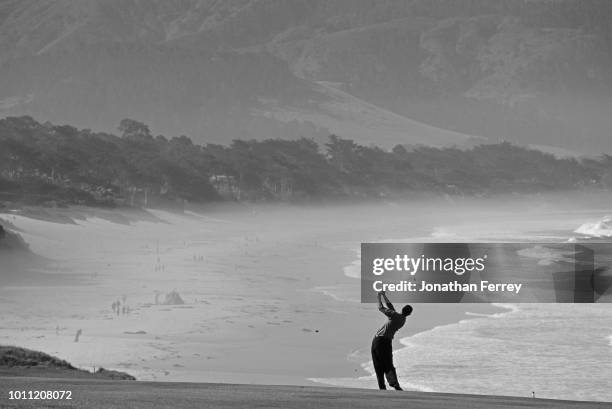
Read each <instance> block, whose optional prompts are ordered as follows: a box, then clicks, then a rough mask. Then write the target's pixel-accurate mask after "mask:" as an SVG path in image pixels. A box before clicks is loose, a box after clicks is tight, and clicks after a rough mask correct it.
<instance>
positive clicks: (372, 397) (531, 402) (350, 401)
mask: <svg viewBox="0 0 612 409" xmlns="http://www.w3.org/2000/svg"><path fill="white" fill-rule="evenodd" d="M9 390H26V391H28V390H70V391H72V400H69V401H67V400H64V401H34V400H29V401H27V400H26V401H23V400H22V401H16V400H12V401H9V400H8V391H9ZM378 406H384V407H385V408H403V409H404V408H411V409H419V408H470V409H479V408H482V409H484V408H487V409H488V408H493V407H494V408H498V409H503V408H516V407H521V408H604V407H608V408H609V407H610V406H611V404H610V403H595V402H573V401H555V400H543V399H532V398H511V397H501V396H476V395H451V394H441V393H422V392H396V391H376V390H363V389H339V388H325V387H297V386H261V385H257V386H256V385H228V384H195V383H164V382H158V383H155V382H121V381H99V380H91V379H62V380H59V379H41V378H3V379H0V408H9V407H15V408H46V407H54V408H55V407H71V408H101V409H102V408H119V407H120V408H150V409H155V408H175V409H180V408H196V407H197V408H254V407H265V408H283V409H287V408H302V409H307V408H325V409H335V408H351V409H360V408H367V409H371V408H374V407H378Z"/></svg>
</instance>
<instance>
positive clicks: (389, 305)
mask: <svg viewBox="0 0 612 409" xmlns="http://www.w3.org/2000/svg"><path fill="white" fill-rule="evenodd" d="M382 296H383V298H384V299H385V302H386V303H387V308H388V309H390V310H393V311H395V307H394V306H393V304H391V301H389V299H388V298H387V294H385V293H382Z"/></svg>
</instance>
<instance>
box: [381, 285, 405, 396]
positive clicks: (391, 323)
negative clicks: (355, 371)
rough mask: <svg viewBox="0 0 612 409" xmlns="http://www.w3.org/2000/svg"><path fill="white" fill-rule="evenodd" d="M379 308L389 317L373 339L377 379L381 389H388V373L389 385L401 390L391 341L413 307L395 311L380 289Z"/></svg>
mask: <svg viewBox="0 0 612 409" xmlns="http://www.w3.org/2000/svg"><path fill="white" fill-rule="evenodd" d="M383 299H384V300H385V303H386V305H387V306H386V307H385V306H384V305H383V301H382V300H383ZM378 310H379V311H380V312H382V313H383V314H385V315H386V316H387V317H388V318H389V319H388V320H387V322H385V324H384V325H383V326H382V327H380V329H379V330H378V331H377V332H376V335H375V336H374V339H373V340H372V361H373V362H374V371H376V379H378V387H379V388H380V389H387V387H386V385H385V375H386V376H387V381H388V382H389V386H391V387H393V388H395V389H396V390H398V391H401V390H402V388H401V387H400V384H399V381H398V379H397V373H396V372H395V367H394V366H393V347H392V344H391V343H392V341H393V336H394V335H395V333H396V332H397V331H398V330H399V329H400V328H401V327H403V326H404V323H405V322H406V317H407V316H409V315H410V314H411V313H412V307H411V306H410V305H406V306H404V308H402V313H401V314H400V313H398V312H397V311H395V308H393V304H391V302H389V299H388V298H387V295H386V294H385V292H384V291H380V292H379V293H378Z"/></svg>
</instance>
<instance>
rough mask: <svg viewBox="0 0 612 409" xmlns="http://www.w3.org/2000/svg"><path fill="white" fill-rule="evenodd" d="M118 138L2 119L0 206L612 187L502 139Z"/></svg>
mask: <svg viewBox="0 0 612 409" xmlns="http://www.w3.org/2000/svg"><path fill="white" fill-rule="evenodd" d="M118 131H119V134H118V135H114V134H110V133H100V132H92V131H91V130H88V129H77V128H75V127H72V126H69V125H53V124H50V123H44V124H42V123H39V122H37V121H35V120H34V119H33V118H31V117H28V116H22V117H8V118H5V119H2V120H0V202H4V203H6V202H11V203H27V204H43V205H44V204H56V205H65V204H85V205H98V206H101V205H104V206H117V205H131V206H155V205H164V204H167V205H172V204H174V203H184V202H185V201H187V202H193V203H204V202H209V201H218V200H249V201H308V200H322V199H346V198H364V199H366V198H385V197H411V196H417V195H422V194H451V195H492V194H497V193H513V192H514V193H527V192H543V191H551V190H563V189H579V188H585V187H598V188H604V189H607V188H610V187H612V157H610V156H607V155H603V156H601V157H600V158H592V159H576V158H557V157H555V156H553V155H551V154H547V153H544V152H541V151H537V150H531V149H528V148H525V147H521V146H516V145H512V144H510V143H507V142H501V143H496V144H483V145H478V146H474V147H471V148H469V149H459V148H456V147H447V148H434V147H426V146H416V147H405V146H402V145H397V146H395V147H394V148H393V149H392V150H385V149H382V148H379V147H376V146H363V145H360V144H357V143H355V142H354V141H352V140H350V139H344V138H341V137H339V136H336V135H331V136H329V138H328V140H327V141H326V142H325V143H322V144H318V143H317V142H315V141H314V140H312V139H306V138H301V139H294V140H283V139H267V140H261V141H258V140H234V141H232V142H231V143H230V144H229V145H220V144H204V145H199V144H196V143H194V142H193V141H192V140H191V139H190V138H189V137H186V136H179V137H172V138H168V137H165V136H163V135H158V136H153V135H152V134H151V131H150V129H149V128H148V127H147V125H145V124H143V123H141V122H138V121H135V120H132V119H124V120H122V121H121V123H120V124H119V127H118Z"/></svg>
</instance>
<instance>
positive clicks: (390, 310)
mask: <svg viewBox="0 0 612 409" xmlns="http://www.w3.org/2000/svg"><path fill="white" fill-rule="evenodd" d="M377 297H378V311H380V312H382V313H383V314H385V315H386V316H387V317H390V316H391V315H393V313H394V312H395V310H394V309H393V305H392V304H391V303H390V302H389V299H388V298H387V296H386V295H385V293H384V292H379V293H378V295H377ZM383 297H384V299H385V302H386V303H387V305H388V306H387V307H385V306H384V305H383V302H382V298H383ZM389 307H391V308H389Z"/></svg>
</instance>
